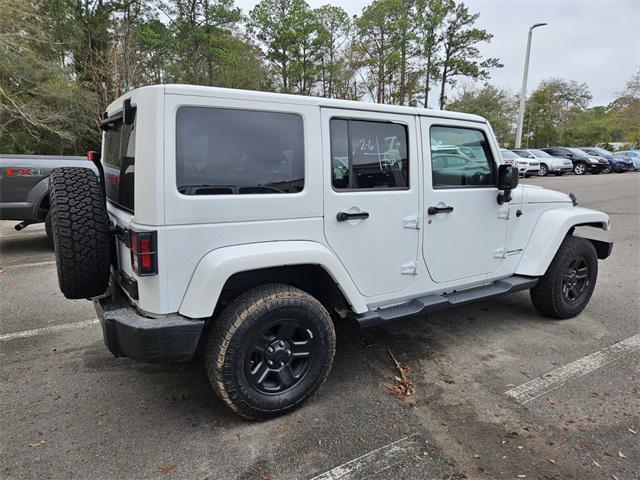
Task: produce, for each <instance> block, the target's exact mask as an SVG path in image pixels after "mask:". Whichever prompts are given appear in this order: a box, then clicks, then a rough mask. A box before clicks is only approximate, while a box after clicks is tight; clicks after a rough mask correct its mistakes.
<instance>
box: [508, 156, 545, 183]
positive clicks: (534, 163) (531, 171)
mask: <svg viewBox="0 0 640 480" xmlns="http://www.w3.org/2000/svg"><path fill="white" fill-rule="evenodd" d="M511 151H512V152H513V153H515V154H516V155H518V156H519V157H522V158H524V159H525V160H526V161H527V170H526V171H525V172H524V176H525V177H528V176H529V175H538V174H539V173H540V162H539V161H538V160H537V159H536V158H535V157H534V156H533V155H531V154H530V153H527V152H525V153H519V152H523V150H514V149H512V150H511Z"/></svg>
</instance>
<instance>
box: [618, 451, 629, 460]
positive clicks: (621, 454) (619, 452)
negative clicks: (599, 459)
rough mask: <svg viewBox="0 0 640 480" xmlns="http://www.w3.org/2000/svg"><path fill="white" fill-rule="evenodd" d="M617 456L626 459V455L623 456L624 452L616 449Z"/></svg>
mask: <svg viewBox="0 0 640 480" xmlns="http://www.w3.org/2000/svg"><path fill="white" fill-rule="evenodd" d="M618 456H619V457H620V458H624V459H626V458H627V457H625V456H624V453H622V452H621V451H620V450H618Z"/></svg>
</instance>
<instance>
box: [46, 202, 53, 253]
mask: <svg viewBox="0 0 640 480" xmlns="http://www.w3.org/2000/svg"><path fill="white" fill-rule="evenodd" d="M44 233H46V234H47V242H49V245H51V247H53V226H52V225H51V210H49V211H48V212H47V216H46V217H44Z"/></svg>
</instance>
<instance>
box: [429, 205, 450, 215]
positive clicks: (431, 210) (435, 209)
mask: <svg viewBox="0 0 640 480" xmlns="http://www.w3.org/2000/svg"><path fill="white" fill-rule="evenodd" d="M451 212H453V207H429V208H427V213H428V214H429V215H436V214H438V213H451Z"/></svg>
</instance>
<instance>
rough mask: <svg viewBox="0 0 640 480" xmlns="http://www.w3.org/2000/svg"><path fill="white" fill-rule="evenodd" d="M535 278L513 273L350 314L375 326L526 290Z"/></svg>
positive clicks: (358, 320) (365, 325)
mask: <svg viewBox="0 0 640 480" xmlns="http://www.w3.org/2000/svg"><path fill="white" fill-rule="evenodd" d="M537 282H538V279H537V278H536V277H523V276H520V275H514V276H513V277H509V278H504V279H502V280H497V281H495V282H493V283H491V284H489V285H482V286H480V287H475V288H470V289H468V290H462V291H457V292H452V293H445V294H442V295H427V296H425V297H420V298H415V299H413V300H411V301H410V302H407V303H403V304H402V305H396V306H395V307H389V308H383V309H378V310H371V311H368V312H365V313H361V314H358V315H354V316H353V318H354V319H355V321H356V322H357V323H358V325H359V326H360V328H369V327H375V326H377V325H380V324H383V323H386V322H390V321H393V320H398V319H400V318H406V317H412V316H414V315H422V314H425V313H430V312H437V311H439V310H445V309H447V308H451V307H455V306H457V305H464V304H465V303H471V302H476V301H478V300H484V299H486V298H491V297H496V296H498V295H504V294H505V293H512V292H517V291H520V290H528V289H530V288H531V287H533V286H534V285H535V284H536V283H537Z"/></svg>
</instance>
